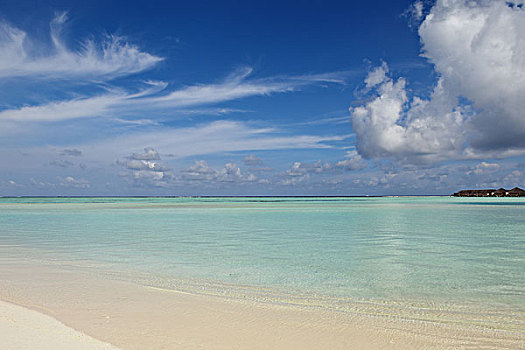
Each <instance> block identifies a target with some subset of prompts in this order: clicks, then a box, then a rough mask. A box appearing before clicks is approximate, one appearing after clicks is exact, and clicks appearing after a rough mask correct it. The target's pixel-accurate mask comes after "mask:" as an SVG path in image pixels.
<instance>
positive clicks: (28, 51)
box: [0, 12, 163, 80]
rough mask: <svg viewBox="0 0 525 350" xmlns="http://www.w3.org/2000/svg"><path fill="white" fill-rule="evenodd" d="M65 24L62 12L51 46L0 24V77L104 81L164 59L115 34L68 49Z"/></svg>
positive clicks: (52, 30) (53, 27)
mask: <svg viewBox="0 0 525 350" xmlns="http://www.w3.org/2000/svg"><path fill="white" fill-rule="evenodd" d="M66 22H67V13H65V12H62V13H58V14H56V16H55V18H54V19H53V20H52V21H51V23H50V33H49V36H50V41H51V45H46V44H45V43H42V42H38V41H36V40H35V39H33V38H31V37H29V35H28V33H26V32H24V31H22V30H20V29H18V28H16V27H14V26H12V25H10V24H9V23H6V22H3V23H0V52H2V54H1V55H0V78H6V77H32V78H35V77H41V78H52V79H76V78H82V79H89V80H107V79H112V78H115V77H119V76H125V75H129V74H132V73H137V72H141V71H144V70H147V69H149V68H151V67H153V66H154V65H156V64H157V63H158V62H160V61H162V60H163V58H161V57H158V56H155V55H152V54H149V53H147V52H143V51H141V50H140V49H139V48H138V47H137V46H135V45H132V44H130V43H128V42H126V41H125V40H124V38H122V37H119V36H115V35H107V36H106V37H104V38H103V39H102V40H100V41H99V42H96V41H94V40H92V39H88V40H84V41H83V42H81V44H80V47H79V48H70V47H68V46H67V45H66V44H65V41H64V39H63V35H64V25H65V24H66ZM43 48H44V49H43ZM42 51H44V53H43V52H42Z"/></svg>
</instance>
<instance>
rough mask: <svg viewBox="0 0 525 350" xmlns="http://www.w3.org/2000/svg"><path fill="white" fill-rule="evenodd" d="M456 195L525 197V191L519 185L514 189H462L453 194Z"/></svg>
mask: <svg viewBox="0 0 525 350" xmlns="http://www.w3.org/2000/svg"><path fill="white" fill-rule="evenodd" d="M453 196H454V197H525V191H524V190H522V189H521V188H519V187H514V188H513V189H512V190H506V189H504V188H499V189H497V190H496V189H486V190H462V191H459V192H456V193H454V194H453Z"/></svg>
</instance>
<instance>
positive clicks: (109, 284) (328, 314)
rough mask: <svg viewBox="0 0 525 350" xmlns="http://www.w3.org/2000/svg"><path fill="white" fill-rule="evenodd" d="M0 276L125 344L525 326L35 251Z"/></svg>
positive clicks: (449, 343) (472, 336) (317, 343)
mask: <svg viewBox="0 0 525 350" xmlns="http://www.w3.org/2000/svg"><path fill="white" fill-rule="evenodd" d="M0 280H1V281H2V283H1V287H0V300H4V301H8V302H11V303H14V304H17V305H21V306H23V307H27V308H29V309H32V310H36V311H38V312H41V313H44V314H47V315H49V316H51V317H53V318H55V319H56V320H58V321H59V322H62V323H63V324H64V325H66V326H68V327H71V328H73V329H75V330H79V331H81V332H83V333H84V334H86V335H88V336H90V337H93V338H95V339H99V340H101V341H103V342H107V343H111V344H114V345H115V346H118V347H120V348H122V349H149V348H167V349H171V348H183V349H184V348H187V349H195V348H197V349H199V348H202V349H209V348H213V349H231V348H239V349H277V348H278V349H319V348H331V349H347V348H348V347H355V348H359V349H422V348H423V349H430V348H432V349H434V348H436V349H445V348H451V349H452V348H458V347H471V348H476V347H486V348H493V349H498V348H500V349H519V348H522V347H523V345H524V344H525V333H524V332H510V331H502V330H497V329H496V330H494V329H493V330H491V329H488V328H479V327H476V326H475V325H461V326H458V325H452V324H442V323H438V322H421V321H418V320H414V319H404V318H403V317H397V318H396V317H381V316H370V315H364V314H360V313H359V310H355V312H347V311H344V312H338V311H335V310H323V309H315V308H302V307H298V306H297V305H286V304H283V305H277V304H275V303H264V302H259V301H253V300H242V299H241V298H237V299H235V298H225V297H223V296H213V295H206V294H197V293H192V292H190V291H177V290H167V289H163V288H157V287H150V286H144V285H139V284H136V283H131V282H126V281H121V280H115V279H110V278H108V277H107V276H106V278H104V277H100V276H94V275H93V274H92V273H87V272H86V271H82V270H74V269H71V268H70V269H68V268H64V267H61V266H49V265H40V266H39V265H38V264H37V263H35V262H31V261H16V260H11V261H6V262H5V263H3V264H2V267H1V268H0ZM518 323H520V322H518Z"/></svg>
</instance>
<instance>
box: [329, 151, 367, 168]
mask: <svg viewBox="0 0 525 350" xmlns="http://www.w3.org/2000/svg"><path fill="white" fill-rule="evenodd" d="M347 156H348V158H347V159H344V160H340V161H338V162H336V163H335V165H334V167H336V168H343V169H345V170H359V169H363V168H365V167H366V162H365V161H364V160H363V158H362V157H361V156H360V155H359V154H357V152H356V151H351V152H347Z"/></svg>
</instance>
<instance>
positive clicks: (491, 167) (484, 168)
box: [467, 162, 500, 175]
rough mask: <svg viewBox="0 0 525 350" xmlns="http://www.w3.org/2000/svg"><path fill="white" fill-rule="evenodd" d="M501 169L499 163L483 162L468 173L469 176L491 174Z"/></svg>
mask: <svg viewBox="0 0 525 350" xmlns="http://www.w3.org/2000/svg"><path fill="white" fill-rule="evenodd" d="M499 168H500V165H499V164H497V163H487V162H481V163H479V164H478V165H476V166H475V167H474V169H471V170H469V171H467V175H470V174H475V175H481V174H486V173H491V172H494V171H497V170H498V169H499Z"/></svg>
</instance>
